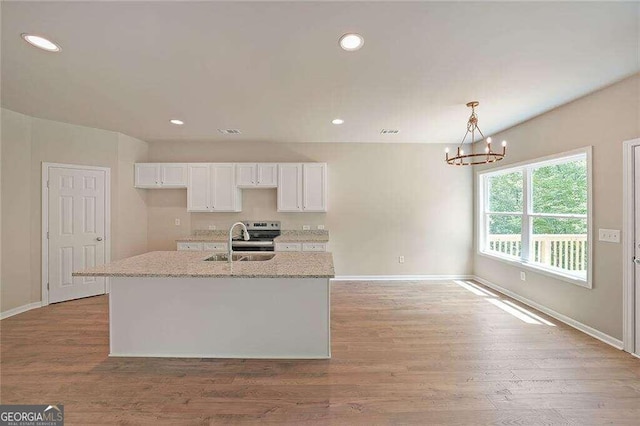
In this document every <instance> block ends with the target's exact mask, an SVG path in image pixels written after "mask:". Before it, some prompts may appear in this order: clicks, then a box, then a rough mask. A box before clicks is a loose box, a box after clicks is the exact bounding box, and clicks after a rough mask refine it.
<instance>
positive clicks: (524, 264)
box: [478, 251, 593, 289]
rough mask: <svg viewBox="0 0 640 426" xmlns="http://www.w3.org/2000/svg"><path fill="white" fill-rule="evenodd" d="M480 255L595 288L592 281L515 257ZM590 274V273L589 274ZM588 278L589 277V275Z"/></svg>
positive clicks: (488, 253)
mask: <svg viewBox="0 0 640 426" xmlns="http://www.w3.org/2000/svg"><path fill="white" fill-rule="evenodd" d="M478 254H479V255H480V256H483V257H487V258H489V259H493V260H497V261H499V262H502V263H506V264H507V265H511V266H514V267H516V268H522V269H525V270H528V271H531V272H536V273H538V274H541V275H546V276H548V277H551V278H555V279H557V280H561V281H565V282H568V283H571V284H575V285H577V286H580V287H584V288H589V289H590V288H593V286H592V284H591V280H590V279H588V278H587V279H581V278H578V277H576V276H573V275H569V274H563V273H561V272H557V271H555V270H553V269H549V268H544V267H542V266H538V265H535V264H531V263H529V262H523V261H522V260H520V259H517V258H514V257H507V256H500V255H497V254H494V253H490V252H486V251H478ZM587 274H588V273H587ZM587 276H588V275H587Z"/></svg>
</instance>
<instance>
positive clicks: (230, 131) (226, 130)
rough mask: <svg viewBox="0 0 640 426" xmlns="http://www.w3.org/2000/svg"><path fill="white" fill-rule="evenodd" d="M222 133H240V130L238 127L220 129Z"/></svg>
mask: <svg viewBox="0 0 640 426" xmlns="http://www.w3.org/2000/svg"><path fill="white" fill-rule="evenodd" d="M218 131H219V132H220V133H222V134H223V135H239V134H240V130H238V129H218Z"/></svg>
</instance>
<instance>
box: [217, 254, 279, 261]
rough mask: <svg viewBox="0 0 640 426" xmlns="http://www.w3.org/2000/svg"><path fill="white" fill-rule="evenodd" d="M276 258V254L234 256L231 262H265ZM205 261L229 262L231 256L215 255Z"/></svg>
mask: <svg viewBox="0 0 640 426" xmlns="http://www.w3.org/2000/svg"><path fill="white" fill-rule="evenodd" d="M274 257H275V254H272V253H269V254H266V253H260V254H233V255H231V260H232V261H233V262H261V261H265V260H271V259H273V258H274ZM205 261H208V262H228V261H229V256H228V255H227V254H226V253H219V254H214V255H213V256H210V257H207V258H206V259H205Z"/></svg>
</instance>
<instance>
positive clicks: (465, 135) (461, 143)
mask: <svg viewBox="0 0 640 426" xmlns="http://www.w3.org/2000/svg"><path fill="white" fill-rule="evenodd" d="M467 135H469V129H467V133H465V134H464V137H463V138H462V141H461V142H460V145H458V148H460V147H462V145H463V144H464V141H465V140H466V139H467Z"/></svg>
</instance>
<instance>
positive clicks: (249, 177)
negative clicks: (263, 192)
mask: <svg viewBox="0 0 640 426" xmlns="http://www.w3.org/2000/svg"><path fill="white" fill-rule="evenodd" d="M236 185H237V186H239V187H245V188H246V187H253V186H256V163H238V164H236Z"/></svg>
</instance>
